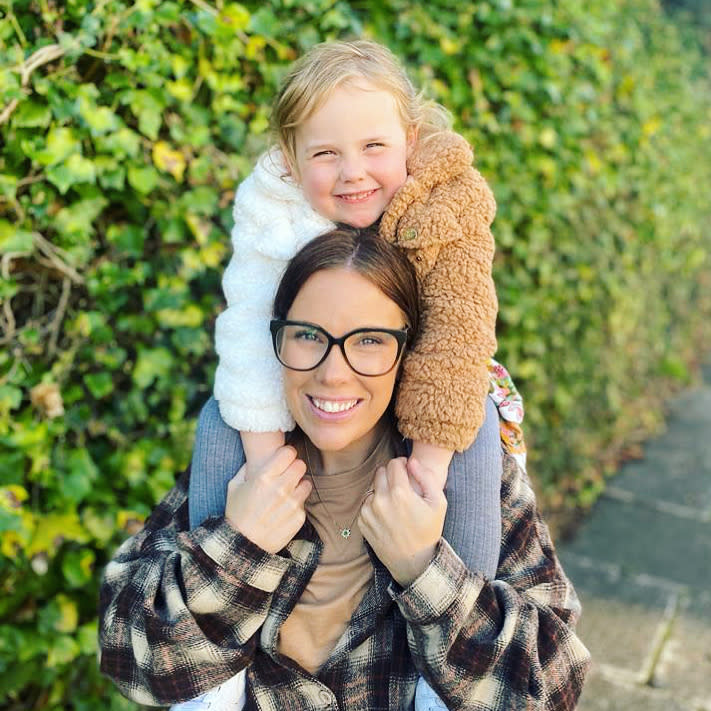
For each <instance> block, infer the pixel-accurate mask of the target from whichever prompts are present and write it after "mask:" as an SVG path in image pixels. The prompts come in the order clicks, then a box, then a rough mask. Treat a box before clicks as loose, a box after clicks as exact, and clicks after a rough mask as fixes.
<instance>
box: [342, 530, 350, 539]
mask: <svg viewBox="0 0 711 711" xmlns="http://www.w3.org/2000/svg"><path fill="white" fill-rule="evenodd" d="M341 537H342V538H350V537H351V529H350V528H343V529H341Z"/></svg>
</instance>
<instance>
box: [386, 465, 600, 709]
mask: <svg viewBox="0 0 711 711" xmlns="http://www.w3.org/2000/svg"><path fill="white" fill-rule="evenodd" d="M502 516H503V531H502V553H501V558H500V562H499V568H498V572H497V578H496V580H494V581H488V580H486V579H485V578H484V577H483V576H481V575H478V574H475V573H472V572H471V571H468V570H467V569H466V568H465V566H464V564H463V563H462V561H461V560H460V559H459V558H458V557H457V555H456V554H455V553H454V552H453V551H452V549H451V548H450V547H449V545H448V544H447V543H446V541H444V540H442V541H441V542H440V546H439V549H438V551H437V553H436V555H435V557H434V559H433V561H432V563H431V564H430V566H429V567H428V568H427V570H425V572H424V573H423V574H422V576H420V578H418V579H417V580H416V581H415V582H414V583H413V584H412V585H411V586H410V587H409V588H407V589H406V590H404V591H402V592H400V594H399V595H396V596H395V600H396V602H397V604H398V606H399V608H400V610H401V612H402V614H403V616H404V617H405V619H406V622H407V626H408V641H409V645H410V650H411V652H412V655H413V658H414V660H415V664H416V666H417V667H418V670H419V671H420V672H421V673H422V674H423V675H424V677H425V678H426V679H427V681H428V682H429V683H430V684H431V685H432V687H433V688H434V689H435V690H436V691H437V692H438V694H440V696H441V697H442V699H443V700H444V701H445V703H446V704H447V707H448V708H451V709H473V708H477V709H478V708H481V709H488V710H489V711H508V710H509V709H526V710H527V711H528V710H530V711H572V709H574V708H575V706H576V703H577V699H578V697H579V695H580V693H581V690H582V685H583V681H584V678H585V674H586V672H587V669H588V667H589V664H590V655H589V653H588V651H587V649H586V648H585V646H584V645H583V644H582V642H581V641H580V640H579V639H578V637H577V636H576V634H575V624H576V622H577V619H578V617H579V615H580V604H579V602H578V599H577V596H576V594H575V591H574V589H573V587H572V585H571V583H570V581H569V580H568V579H567V577H566V576H565V573H564V572H563V570H562V568H561V566H560V564H559V562H558V559H557V557H556V554H555V550H554V548H553V544H552V542H551V540H550V537H549V534H548V530H547V527H546V525H545V523H544V522H543V521H542V519H541V517H540V515H539V514H538V512H537V510H536V505H535V497H534V494H533V491H532V489H531V487H530V484H529V482H528V479H527V477H526V475H525V473H524V472H523V471H522V470H521V468H520V467H519V466H518V465H517V463H516V461H515V460H514V458H513V457H511V456H510V455H509V454H505V455H504V476H503V480H502Z"/></svg>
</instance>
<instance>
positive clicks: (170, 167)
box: [153, 141, 186, 183]
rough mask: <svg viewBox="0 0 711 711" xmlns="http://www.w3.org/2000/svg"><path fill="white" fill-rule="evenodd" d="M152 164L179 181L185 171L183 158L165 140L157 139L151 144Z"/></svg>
mask: <svg viewBox="0 0 711 711" xmlns="http://www.w3.org/2000/svg"><path fill="white" fill-rule="evenodd" d="M153 164H154V165H155V166H156V168H158V169H159V170H162V171H163V172H165V173H170V174H171V175H172V176H173V177H174V178H175V180H176V181H177V182H178V183H180V182H182V180H183V173H184V172H185V165H186V164H185V158H184V157H183V154H182V153H181V152H180V151H176V150H173V149H172V148H171V147H170V144H169V143H167V142H166V141H157V142H156V143H155V144H154V145H153Z"/></svg>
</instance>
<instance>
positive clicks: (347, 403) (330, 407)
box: [311, 397, 358, 412]
mask: <svg viewBox="0 0 711 711" xmlns="http://www.w3.org/2000/svg"><path fill="white" fill-rule="evenodd" d="M311 402H313V404H314V405H316V407H317V408H318V409H319V410H323V411H324V412H345V411H346V410H350V409H351V408H352V407H355V406H356V403H357V402H358V400H337V401H335V400H319V399H318V398H315V397H312V398H311Z"/></svg>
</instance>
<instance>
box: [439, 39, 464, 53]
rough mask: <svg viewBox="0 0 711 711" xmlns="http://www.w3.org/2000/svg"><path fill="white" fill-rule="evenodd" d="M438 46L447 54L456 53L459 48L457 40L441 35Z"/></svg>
mask: <svg viewBox="0 0 711 711" xmlns="http://www.w3.org/2000/svg"><path fill="white" fill-rule="evenodd" d="M439 46H440V47H441V49H442V51H443V52H444V53H445V54H448V55H452V54H456V53H457V52H459V50H460V49H461V47H460V44H459V42H457V40H453V39H451V38H450V37H442V39H440V41H439Z"/></svg>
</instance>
